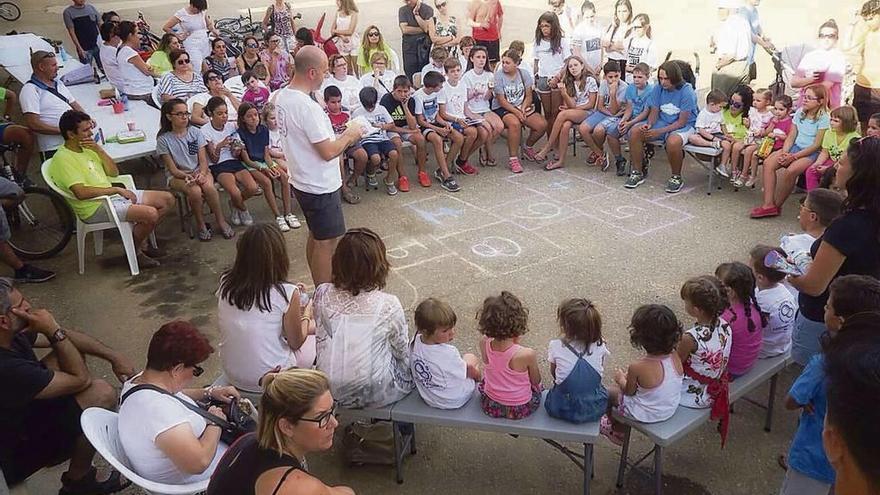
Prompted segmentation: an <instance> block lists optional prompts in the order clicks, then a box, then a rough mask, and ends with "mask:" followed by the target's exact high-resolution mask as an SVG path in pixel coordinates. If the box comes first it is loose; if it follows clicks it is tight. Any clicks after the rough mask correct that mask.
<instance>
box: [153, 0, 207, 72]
mask: <svg viewBox="0 0 880 495" xmlns="http://www.w3.org/2000/svg"><path fill="white" fill-rule="evenodd" d="M207 11H208V0H189V5H187V6H186V7H184V8H182V9H180V10H178V11H177V12H175V13H174V15H173V16H171V19H168V22H166V23H165V25H164V26H162V30H163V31H165V32H166V33H171V32H174V31H173V30H174V27H175V26H177V25H180V29H179V30H178V32H177V37H178V38H179V39H180V41H182V42H183V48H184V49H185V50H186V51H187V52H188V53H189V54H190V56H191V57H192V64H193V67H199V68H201V67H202V61H203V60H205V57H207V56H208V55H209V54H210V53H211V45H210V44H209V43H208V31H210V32H211V34H213V35H214V36H215V37H218V38H219V37H220V32H219V31H217V28H215V27H214V21H212V20H211V18H210V17H208V12H207Z"/></svg>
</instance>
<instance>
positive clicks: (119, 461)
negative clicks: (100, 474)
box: [80, 407, 210, 495]
mask: <svg viewBox="0 0 880 495" xmlns="http://www.w3.org/2000/svg"><path fill="white" fill-rule="evenodd" d="M118 420H119V415H118V414H116V413H115V412H112V411H108V410H106V409H101V408H99V407H90V408H88V409H86V410H85V411H83V413H82V415H81V416H80V424H82V430H83V434H84V435H85V436H86V438H87V439H88V440H89V442H90V443H91V444H92V446H93V447H95V450H97V451H98V453H99V454H101V457H103V458H104V459H105V460H106V461H107V462H108V463H110V465H111V466H113V468H114V469H116V470H117V471H119V473H120V474H121V475H122V476H125V477H126V478H127V479H129V480H131V482H132V483H134V484H135V485H137V486H139V487H141V488H142V489H144V491H146V492H147V493H149V494H151V495H193V494H196V493H201V492H203V491H205V490H207V489H208V482H209V481H210V480H204V481H200V482H198V483H190V484H188V485H166V484H164V483H156V482H154V481H150V480H147V479H144V478H142V477H140V476H138V474H137V473H135V472H134V471H132V470H131V469H130V468H129V467H128V465H127V464H128V458H127V457H126V456H125V451H124V450H123V449H122V444H121V443H120V442H119V430H118V429H117V422H118Z"/></svg>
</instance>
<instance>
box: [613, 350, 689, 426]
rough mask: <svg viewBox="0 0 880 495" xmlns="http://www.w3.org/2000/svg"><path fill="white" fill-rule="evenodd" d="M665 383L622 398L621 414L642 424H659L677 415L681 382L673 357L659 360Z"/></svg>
mask: <svg viewBox="0 0 880 495" xmlns="http://www.w3.org/2000/svg"><path fill="white" fill-rule="evenodd" d="M658 361H660V364H661V365H662V366H663V381H661V382H660V385H657V386H656V387H654V388H644V387H637V388H636V394H635V395H623V396H621V412H623V414H625V415H627V416H629V417H631V418H633V419H635V420H638V421H641V422H642V423H659V422H660V421H666V420H667V419H669V418H671V417H672V415H673V414H675V410H676V409H678V404H679V401H680V400H681V380H682V378H683V377H684V375H683V374H682V373H679V372H678V370H677V369H675V363H674V362H673V361H672V355H671V354H670V355H667V356H666V357H664V358H663V359H659V360H658Z"/></svg>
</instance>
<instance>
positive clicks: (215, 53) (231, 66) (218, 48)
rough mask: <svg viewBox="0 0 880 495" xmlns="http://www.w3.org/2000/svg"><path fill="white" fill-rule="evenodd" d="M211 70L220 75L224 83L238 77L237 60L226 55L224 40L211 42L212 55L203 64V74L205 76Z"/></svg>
mask: <svg viewBox="0 0 880 495" xmlns="http://www.w3.org/2000/svg"><path fill="white" fill-rule="evenodd" d="M209 70H213V71H215V72H216V73H218V74H220V77H222V78H223V80H224V81H225V80H227V79H229V78H230V77H232V76H237V75H238V67H236V65H235V59H234V58H232V57H230V56H229V55H228V54H227V53H226V42H225V41H223V39H222V38H214V39H213V40H211V55H209V56H208V57H207V58H205V61H204V62H203V63H202V67H201V72H202V74H204V73H205V72H207V71H209Z"/></svg>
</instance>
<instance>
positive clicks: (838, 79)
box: [791, 19, 846, 110]
mask: <svg viewBox="0 0 880 495" xmlns="http://www.w3.org/2000/svg"><path fill="white" fill-rule="evenodd" d="M838 34H839V31H838V29H837V23H836V22H834V19H829V20H827V21H825V23H824V24H822V25H821V26H820V27H819V39H818V43H817V47H816V49H815V50H813V51H811V52H809V53H807V54H806V55H804V58H802V59H801V61H800V63H799V64H798V66H797V70H796V71H795V75H794V77H792V79H791V87H792V88H798V89H800V96H799V98H798V101H797V103H796V104H795V107H796V108H800V107H801V105H803V99H804V93H805V92H806V89H807V86H810V85H812V84H821V85H823V86H825V89H826V90H827V91H828V108H829V109H831V110H834V109H835V108H837V107H839V106H840V89H841V83H842V82H843V78H844V75H845V74H846V57H845V56H844V55H843V52H841V51H840V50H838V49H837V38H838Z"/></svg>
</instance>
